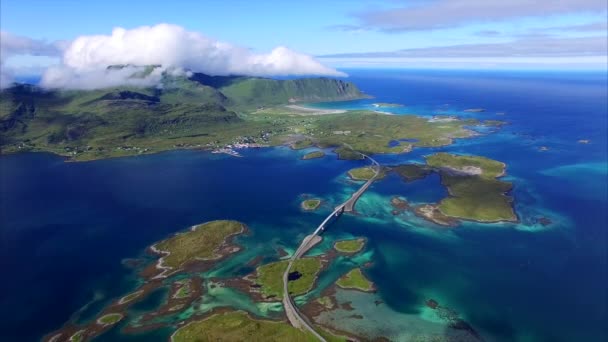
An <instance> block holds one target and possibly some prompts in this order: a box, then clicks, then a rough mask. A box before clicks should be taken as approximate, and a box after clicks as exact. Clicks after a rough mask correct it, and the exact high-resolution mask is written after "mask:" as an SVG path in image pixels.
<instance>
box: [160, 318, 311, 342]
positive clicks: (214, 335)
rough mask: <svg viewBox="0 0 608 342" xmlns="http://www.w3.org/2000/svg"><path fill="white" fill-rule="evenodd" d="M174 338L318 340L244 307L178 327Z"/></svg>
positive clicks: (176, 340)
mask: <svg viewBox="0 0 608 342" xmlns="http://www.w3.org/2000/svg"><path fill="white" fill-rule="evenodd" d="M171 341H173V342H192V341H201V342H203V341H209V342H211V341H244V342H245V341H247V342H248V341H294V342H295V341H310V342H314V341H316V338H315V337H314V336H313V335H311V334H309V333H307V332H304V331H303V330H299V329H296V328H294V327H292V326H291V325H289V324H288V323H286V322H273V321H269V320H259V319H253V318H251V317H249V315H248V314H246V313H245V312H242V311H237V312H227V313H223V314H215V315H213V316H211V317H209V318H206V319H203V320H200V321H194V322H191V323H189V324H187V325H185V326H183V327H181V328H179V329H178V330H177V331H176V332H175V334H173V336H172V337H171Z"/></svg>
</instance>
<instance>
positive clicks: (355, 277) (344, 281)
mask: <svg viewBox="0 0 608 342" xmlns="http://www.w3.org/2000/svg"><path fill="white" fill-rule="evenodd" d="M336 285H338V286H339V287H341V288H343V289H354V290H360V291H364V292H369V291H373V290H374V284H373V283H372V282H371V281H369V280H368V279H367V278H366V277H365V276H364V275H363V272H361V269H360V268H355V269H353V270H351V271H350V272H348V273H347V274H345V275H344V276H342V277H341V278H340V279H338V280H337V281H336Z"/></svg>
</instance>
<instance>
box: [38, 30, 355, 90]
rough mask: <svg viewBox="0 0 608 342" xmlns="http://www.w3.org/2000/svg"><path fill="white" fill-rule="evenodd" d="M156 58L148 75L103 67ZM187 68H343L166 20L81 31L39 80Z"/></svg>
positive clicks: (108, 79)
mask: <svg viewBox="0 0 608 342" xmlns="http://www.w3.org/2000/svg"><path fill="white" fill-rule="evenodd" d="M117 64H122V65H134V66H144V65H152V64H160V65H162V68H159V69H156V70H155V72H153V73H152V74H151V75H150V76H149V77H146V78H145V79H142V78H132V77H130V76H131V75H132V74H133V71H134V70H133V68H135V67H130V68H125V69H121V70H107V69H106V68H107V66H109V65H117ZM183 69H188V70H192V71H196V72H203V73H206V74H210V75H251V76H287V75H328V76H345V74H343V73H341V72H339V71H337V70H335V69H332V68H329V67H326V66H324V65H323V64H321V63H320V62H318V61H317V60H315V59H314V58H313V57H311V56H309V55H305V54H301V53H297V52H295V51H292V50H290V49H288V48H286V47H283V46H280V47H277V48H275V49H273V50H272V51H271V52H270V53H267V54H257V53H254V52H252V51H250V50H248V49H246V48H243V47H239V46H235V45H232V44H229V43H225V42H220V41H217V40H214V39H211V38H208V37H206V36H204V35H202V34H200V33H198V32H192V31H187V30H186V29H184V28H183V27H180V26H177V25H170V24H158V25H155V26H142V27H138V28H134V29H130V30H128V29H124V28H115V29H114V30H113V31H112V34H111V35H94V36H80V37H78V38H76V39H75V40H74V41H72V42H71V43H70V44H69V45H68V46H67V47H66V49H65V51H64V53H63V58H62V64H61V65H60V66H57V67H52V68H49V69H48V70H47V71H46V72H45V73H44V75H43V78H42V85H43V86H46V87H62V88H100V87H107V86H113V85H118V84H132V85H151V84H154V83H157V82H158V81H159V80H160V76H161V73H162V71H163V70H183Z"/></svg>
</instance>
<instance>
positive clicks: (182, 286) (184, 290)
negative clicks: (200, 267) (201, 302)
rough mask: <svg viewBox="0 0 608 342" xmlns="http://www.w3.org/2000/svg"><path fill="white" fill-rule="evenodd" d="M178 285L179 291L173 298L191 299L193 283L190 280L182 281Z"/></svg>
mask: <svg viewBox="0 0 608 342" xmlns="http://www.w3.org/2000/svg"><path fill="white" fill-rule="evenodd" d="M176 283H177V284H178V286H179V288H178V289H177V291H175V294H174V295H173V298H175V299H182V298H188V297H190V295H191V294H192V290H191V286H192V282H191V281H190V279H186V280H182V281H180V282H176Z"/></svg>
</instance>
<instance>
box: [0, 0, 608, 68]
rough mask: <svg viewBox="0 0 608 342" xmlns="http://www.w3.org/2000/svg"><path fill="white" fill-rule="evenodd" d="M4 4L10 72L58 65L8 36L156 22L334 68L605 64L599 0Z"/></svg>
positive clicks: (45, 36) (55, 36)
mask: <svg viewBox="0 0 608 342" xmlns="http://www.w3.org/2000/svg"><path fill="white" fill-rule="evenodd" d="M0 6H1V8H0V9H1V10H0V28H1V29H2V31H3V32H4V33H5V34H4V36H3V39H2V40H3V41H0V43H2V45H3V46H2V48H3V54H2V55H3V56H2V58H3V60H2V63H3V68H4V69H6V68H13V73H15V72H16V73H20V72H26V71H27V70H28V68H29V69H30V70H41V69H42V68H44V67H46V66H48V65H51V64H57V63H61V62H60V60H61V57H62V55H61V53H55V54H48V55H51V56H45V55H44V53H40V51H36V49H33V48H31V46H32V45H31V44H30V45H27V44H26V45H27V46H29V48H23V45H24V43H19V44H16V43H15V44H13V43H12V40H11V38H12V37H15V36H17V37H20V38H23V39H30V40H31V41H32V42H35V44H55V45H56V46H60V47H62V48H65V47H66V46H67V45H69V43H70V42H71V41H73V40H74V39H76V38H77V37H82V36H93V35H110V34H111V32H112V29H113V28H114V27H123V28H125V29H134V28H138V27H141V26H144V25H150V26H153V25H156V24H159V23H169V24H174V25H178V26H180V27H183V28H184V29H185V30H187V31H191V32H197V33H200V34H202V35H204V36H205V37H210V38H213V39H215V40H217V41H220V42H228V43H230V44H233V45H235V46H240V47H244V48H247V49H251V50H252V51H255V52H259V53H268V52H269V51H272V50H273V49H274V48H275V47H277V46H286V47H288V48H290V49H291V50H294V51H297V52H300V53H304V54H308V55H312V56H317V57H318V60H319V61H321V62H323V63H325V64H329V65H331V66H333V67H338V68H339V67H344V66H375V67H381V66H388V67H394V66H399V65H403V66H413V67H431V68H432V67H434V66H435V67H450V66H452V67H466V66H467V65H469V66H475V65H480V63H479V62H480V61H481V62H482V63H481V64H484V62H488V63H485V64H487V65H488V66H489V67H492V66H495V67H501V66H509V65H511V66H512V65H514V64H513V63H515V64H517V63H519V62H521V63H523V64H521V65H523V66H527V67H539V68H543V67H547V66H551V67H557V68H559V67H564V68H568V67H575V68H576V67H590V68H602V64H606V63H605V61H606V60H605V56H606V45H605V43H603V41H605V40H606V20H607V19H606V1H605V0H559V1H549V0H545V1H536V0H510V1H507V2H502V1H488V0H414V1H398V0H387V1H367V0H359V1H357V0H337V1H329V0H325V1H318V0H307V1H241V0H238V1H177V0H175V1H152V0H148V1H140V0H131V1H124V0H121V1H117V0H106V1H73V0H54V1H41V0H2V1H1V2H0ZM9 35H10V36H9ZM437 48H440V49H439V50H437ZM463 50H466V51H468V53H467V54H466V55H465V56H462V55H461V52H462V51H463ZM488 50H490V51H491V52H490V53H489V52H488ZM377 53H382V55H381V56H379V55H375V54H377ZM510 53H511V54H512V55H510V56H508V54H510ZM32 55H37V56H42V57H32ZM592 56H594V57H592ZM380 57H381V58H380ZM505 57H508V58H505ZM438 58H440V59H441V60H442V61H443V62H437V59H438ZM551 58H553V60H551V61H549V59H551ZM555 58H557V59H555ZM560 58H561V61H560ZM602 58H603V59H602ZM568 60H574V61H575V62H572V63H567V62H568ZM545 61H547V63H545Z"/></svg>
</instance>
